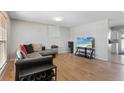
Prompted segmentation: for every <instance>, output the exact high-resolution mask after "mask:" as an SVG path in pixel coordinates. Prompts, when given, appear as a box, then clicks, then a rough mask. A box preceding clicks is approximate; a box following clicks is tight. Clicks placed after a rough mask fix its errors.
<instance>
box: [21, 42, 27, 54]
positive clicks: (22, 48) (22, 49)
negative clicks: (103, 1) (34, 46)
mask: <svg viewBox="0 0 124 93" xmlns="http://www.w3.org/2000/svg"><path fill="white" fill-rule="evenodd" d="M20 49H21V51H22V52H23V53H24V54H25V55H27V51H26V48H25V46H24V45H22V44H20Z"/></svg>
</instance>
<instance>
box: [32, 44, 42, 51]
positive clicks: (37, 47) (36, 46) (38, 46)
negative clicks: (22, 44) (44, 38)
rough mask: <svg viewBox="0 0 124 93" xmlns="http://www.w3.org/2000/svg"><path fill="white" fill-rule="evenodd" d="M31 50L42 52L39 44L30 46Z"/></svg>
mask: <svg viewBox="0 0 124 93" xmlns="http://www.w3.org/2000/svg"><path fill="white" fill-rule="evenodd" d="M32 46H33V50H34V51H36V52H37V51H41V50H42V45H41V44H32Z"/></svg>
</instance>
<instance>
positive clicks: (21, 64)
mask: <svg viewBox="0 0 124 93" xmlns="http://www.w3.org/2000/svg"><path fill="white" fill-rule="evenodd" d="M48 64H50V65H52V64H53V57H52V56H44V57H40V58H27V59H22V60H17V61H16V62H15V80H19V72H20V70H22V69H23V70H24V69H27V68H33V67H36V66H44V65H48Z"/></svg>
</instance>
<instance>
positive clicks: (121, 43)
mask: <svg viewBox="0 0 124 93" xmlns="http://www.w3.org/2000/svg"><path fill="white" fill-rule="evenodd" d="M111 62H112V63H118V64H124V29H122V28H121V29H119V28H118V29H112V30H111Z"/></svg>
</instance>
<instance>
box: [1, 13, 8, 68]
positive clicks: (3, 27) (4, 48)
mask: <svg viewBox="0 0 124 93" xmlns="http://www.w3.org/2000/svg"><path fill="white" fill-rule="evenodd" d="M6 60H7V21H6V18H5V16H4V14H3V13H2V12H0V69H1V68H2V66H3V65H4V64H5V62H6Z"/></svg>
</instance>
